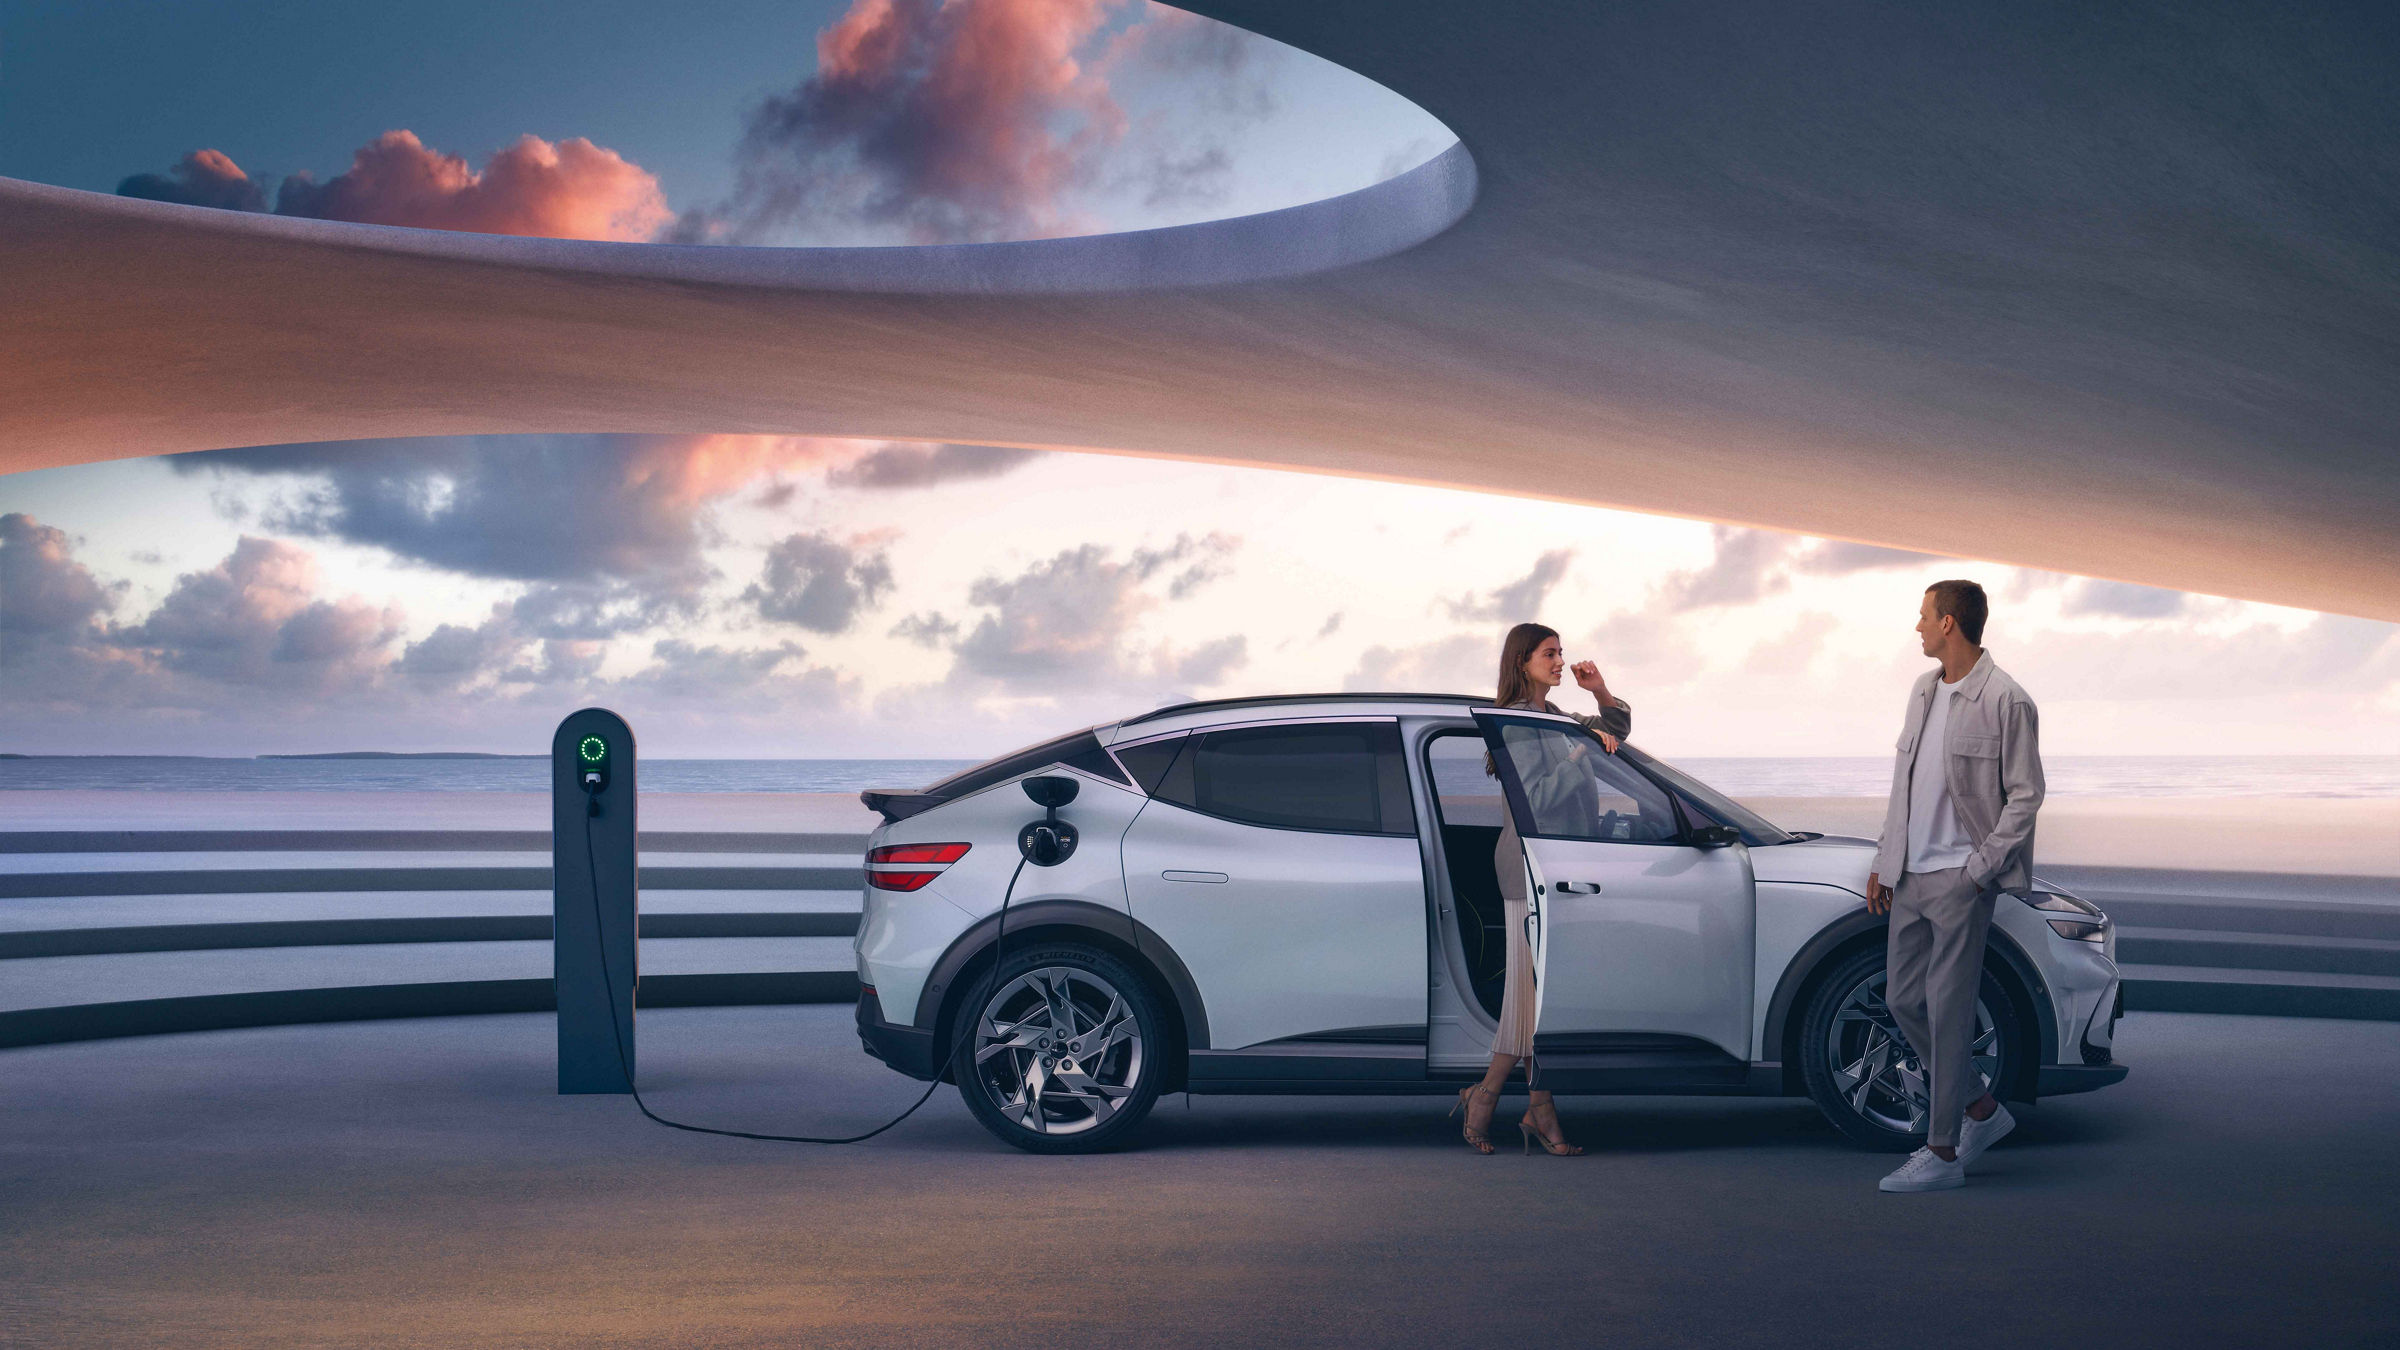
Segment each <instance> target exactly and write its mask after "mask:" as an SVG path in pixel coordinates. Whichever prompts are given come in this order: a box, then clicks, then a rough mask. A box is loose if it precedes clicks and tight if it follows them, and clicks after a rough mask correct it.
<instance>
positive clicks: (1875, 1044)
mask: <svg viewBox="0 0 2400 1350" xmlns="http://www.w3.org/2000/svg"><path fill="white" fill-rule="evenodd" d="M1884 979H1885V971H1884V952H1883V949H1882V948H1881V947H1874V948H1870V949H1868V950H1865V951H1861V952H1857V953H1854V954H1852V955H1851V956H1849V957H1847V958H1845V959H1844V960H1843V961H1842V962H1841V963H1840V965H1839V966H1837V967H1836V968H1835V969H1834V970H1833V971H1832V972H1831V973H1830V974H1829V975H1828V976H1827V977H1826V978H1825V979H1823V980H1821V981H1819V982H1818V984H1817V987H1816V992H1815V993H1814V994H1812V995H1811V996H1810V998H1809V1002H1808V1011H1807V1014H1806V1016H1805V1017H1804V1018H1803V1020H1802V1022H1801V1026H1800V1068H1801V1076H1802V1078H1803V1079H1805V1080H1806V1082H1807V1085H1808V1095H1809V1096H1810V1097H1811V1098H1813V1099H1814V1100H1815V1101H1816V1103H1817V1106H1818V1108H1819V1109H1820V1110H1822V1111H1824V1113H1825V1117H1826V1119H1828V1120H1831V1121H1832V1122H1833V1124H1834V1128H1835V1129H1838V1130H1840V1131H1841V1132H1842V1133H1843V1134H1844V1135H1846V1136H1848V1137H1849V1138H1850V1140H1851V1141H1852V1142H1853V1143H1858V1144H1863V1145H1865V1146H1866V1147H1868V1148H1874V1149H1887V1150H1890V1151H1892V1152H1905V1151H1907V1150H1910V1149H1914V1148H1916V1147H1918V1146H1919V1145H1922V1144H1923V1143H1924V1142H1925V1117H1926V1113H1927V1110H1928V1108H1929V1106H1930V1101H1929V1099H1928V1098H1927V1096H1926V1075H1925V1069H1924V1066H1923V1065H1922V1064H1921V1063H1920V1062H1919V1061H1918V1058H1917V1052H1916V1050H1915V1049H1914V1048H1912V1047H1911V1046H1910V1045H1909V1044H1908V1038H1907V1037H1905V1036H1903V1035H1902V1034H1901V1032H1900V1028H1899V1025H1898V1024H1897V1023H1896V1022H1894V1020H1893V1018H1892V1013H1891V1009H1890V1008H1888V1007H1886V1006H1885V1004H1884V1000H1883V989H1884ZM2030 1053H2032V1038H2031V1037H2029V1036H2026V1035H2024V1034H2023V1033H2022V1032H2021V1030H2020V1029H2019V1025H2018V1019H2017V1016H2016V1005H2015V1004H2014V1003H2013V1002H2012V1001H2011V1000H2010V999H2009V997H2008V992H2007V991H2006V990H2004V989H2002V988H2001V987H2000V982H1999V980H1997V979H1996V978H1994V977H1993V975H1992V972H1991V971H1990V970H1989V969H1988V968H1987V969H1986V970H1985V971H1984V972H1983V987H1982V988H1981V989H1980V990H1978V991H1977V994H1976V999H1975V1040H1974V1056H1975V1061H1974V1062H1975V1069H1976V1072H1977V1073H1979V1074H1981V1075H1982V1076H1983V1081H1984V1082H1985V1083H1986V1084H2004V1083H2012V1082H2019V1081H2022V1078H2021V1074H2022V1070H2023V1067H2024V1066H2023V1064H2022V1063H2021V1062H2020V1061H2021V1059H2022V1057H2023V1056H2025V1055H2028V1054H2030ZM1970 1100H1971V1098H1970Z"/></svg>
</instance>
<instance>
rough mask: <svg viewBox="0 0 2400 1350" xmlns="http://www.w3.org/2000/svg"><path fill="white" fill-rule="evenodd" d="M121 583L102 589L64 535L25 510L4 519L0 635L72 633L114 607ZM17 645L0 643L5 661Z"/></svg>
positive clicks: (0, 537)
mask: <svg viewBox="0 0 2400 1350" xmlns="http://www.w3.org/2000/svg"><path fill="white" fill-rule="evenodd" d="M124 591H125V585H124V583H123V582H118V583H116V584H114V585H107V586H104V585H102V584H101V583H100V580H99V578H97V577H95V576H93V575H92V573H91V571H90V569H88V568H86V567H85V566H84V565H83V564H81V563H79V562H77V561H75V558H74V550H73V548H72V547H71V546H70V545H69V544H68V542H67V535H66V532H65V531H64V530H60V529H57V528H55V527H53V526H49V525H44V524H43V523H41V522H40V521H38V520H35V519H34V518H33V517H32V516H29V515H26V514H25V513H24V512H22V511H12V512H9V513H8V514H7V515H0V633H17V634H23V635H27V636H32V635H35V634H41V635H59V634H73V633H77V632H82V631H86V630H89V629H91V628H92V627H93V626H94V625H95V624H96V623H97V622H98V621H99V620H100V618H101V617H102V616H103V615H105V614H107V613H108V612H109V611H110V610H112V609H114V608H116V605H117V600H118V597H119V596H121V595H122V594H123V593H124ZM15 646H16V644H14V643H6V644H0V662H6V661H7V660H8V658H9V654H10V651H11V649H12V648H13V647H15Z"/></svg>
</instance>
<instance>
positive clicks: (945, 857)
mask: <svg viewBox="0 0 2400 1350" xmlns="http://www.w3.org/2000/svg"><path fill="white" fill-rule="evenodd" d="M968 847H969V846H968V845H966V844H887V845H885V846H884V847H882V848H879V849H876V850H875V851H874V852H872V853H870V854H868V855H867V866H869V867H876V866H879V865H881V864H884V863H954V862H957V861H958V860H959V859H961V858H963V857H965V856H967V849H968Z"/></svg>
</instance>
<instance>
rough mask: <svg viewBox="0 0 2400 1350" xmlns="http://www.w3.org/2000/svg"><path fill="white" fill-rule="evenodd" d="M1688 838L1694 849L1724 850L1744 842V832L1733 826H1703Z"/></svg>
mask: <svg viewBox="0 0 2400 1350" xmlns="http://www.w3.org/2000/svg"><path fill="white" fill-rule="evenodd" d="M1686 838H1687V839H1688V840H1689V841H1690V843H1691V845H1692V847H1694V848H1724V847H1726V846H1727V845H1729V844H1738V843H1740V842H1742V832H1741V831H1740V830H1737V829H1735V828H1733V827H1732V826H1731V825H1703V826H1701V827H1700V828H1699V829H1696V830H1694V831H1692V832H1691V834H1689V835H1688V836H1686Z"/></svg>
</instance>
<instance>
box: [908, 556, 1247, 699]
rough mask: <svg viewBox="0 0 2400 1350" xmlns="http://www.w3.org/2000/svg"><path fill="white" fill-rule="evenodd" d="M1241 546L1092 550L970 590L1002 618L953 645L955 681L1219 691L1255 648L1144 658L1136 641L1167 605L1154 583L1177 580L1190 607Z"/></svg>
mask: <svg viewBox="0 0 2400 1350" xmlns="http://www.w3.org/2000/svg"><path fill="white" fill-rule="evenodd" d="M1235 547H1236V543H1235V541H1233V540H1231V539H1229V538H1227V537H1225V536H1223V535H1216V534H1211V535H1208V536H1206V537H1204V538H1199V539H1195V538H1193V537H1191V536H1189V535H1182V536H1178V537H1177V538H1176V540H1175V542H1174V543H1173V544H1172V545H1170V546H1168V547H1166V548H1163V549H1136V550H1134V551H1133V552H1132V553H1130V554H1129V555H1127V556H1126V557H1125V558H1124V559H1122V560H1120V559H1119V558H1118V557H1117V555H1116V553H1115V551H1114V550H1111V549H1108V548H1104V547H1102V546H1100V545H1098V544H1085V545H1083V546H1081V547H1079V548H1072V549H1067V550H1065V551H1063V552H1061V553H1058V554H1056V555H1054V556H1052V557H1050V558H1047V559H1045V560H1043V561H1041V562H1038V563H1035V564H1034V565H1033V566H1031V567H1029V568H1027V569H1026V570H1025V571H1023V572H1021V573H1019V574H1018V575H1016V576H1014V577H997V576H987V577H984V578H982V579H981V580H979V581H977V582H976V583H975V584H974V585H973V586H972V587H971V588H970V589H969V590H968V592H967V602H968V603H969V604H972V605H978V606H985V607H988V608H990V609H991V611H992V612H991V613H990V614H987V615H985V616H984V617H983V618H982V619H980V620H979V621H977V622H976V624H975V625H974V627H973V628H972V629H969V630H968V631H967V632H966V633H965V635H964V636H963V637H961V638H959V639H957V640H956V641H955V642H954V643H953V644H952V646H951V650H952V651H953V653H954V654H955V655H956V658H957V662H956V665H955V667H954V675H955V676H956V677H959V678H967V679H972V680H981V681H990V682H994V683H997V684H998V685H1000V686H1002V687H1004V688H1008V689H1014V690H1019V691H1041V692H1048V691H1051V690H1054V689H1057V688H1060V687H1069V688H1082V687H1091V686H1096V685H1103V684H1138V685H1143V686H1146V687H1150V686H1155V685H1156V684H1157V683H1158V682H1159V681H1161V680H1165V681H1168V682H1173V683H1197V684H1209V683H1214V682H1216V681H1217V680H1219V679H1221V678H1223V676H1224V675H1225V674H1226V673H1227V672H1229V671H1231V670H1233V669H1234V668H1236V667H1238V666H1239V665H1241V664H1242V662H1243V660H1245V659H1246V654H1247V650H1248V648H1247V645H1246V644H1243V645H1237V646H1228V645H1226V644H1225V640H1224V639H1218V640H1217V641H1216V642H1212V643H1203V644H1202V645H1201V646H1200V647H1199V648H1198V649H1196V650H1194V651H1192V652H1188V653H1180V654H1179V653H1177V652H1176V651H1175V649H1174V648H1173V647H1172V646H1171V645H1166V644H1162V645H1160V646H1159V647H1156V648H1153V649H1150V650H1148V651H1140V650H1136V649H1134V648H1132V647H1131V646H1129V644H1128V634H1129V632H1130V630H1131V629H1132V628H1133V627H1134V625H1135V624H1136V623H1137V622H1138V621H1139V619H1140V618H1141V616H1142V615H1143V614H1145V613H1147V612H1148V611H1149V610H1151V609H1153V608H1155V607H1156V606H1157V605H1158V604H1159V603H1161V602H1160V600H1159V598H1158V597H1157V596H1156V595H1154V594H1152V593H1151V591H1150V589H1149V587H1148V584H1147V583H1148V582H1149V581H1150V580H1151V579H1152V578H1153V577H1157V576H1160V575H1162V574H1165V573H1167V572H1169V571H1173V572H1174V575H1173V576H1172V577H1171V578H1170V579H1169V582H1168V592H1169V595H1170V598H1177V599H1180V598H1182V597H1183V596H1185V595H1188V594H1189V593H1190V592H1191V591H1193V590H1195V589H1197V588H1198V587H1199V586H1201V585H1204V584H1206V582H1207V581H1209V580H1210V579H1213V578H1214V577H1216V576H1218V575H1220V574H1221V569H1222V560H1223V559H1224V558H1225V557H1227V556H1229V555H1230V554H1231V553H1232V551H1233V550H1234V548H1235ZM945 622H946V621H945Z"/></svg>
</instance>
